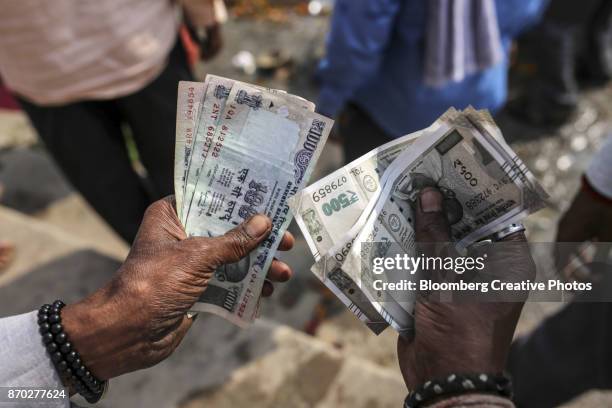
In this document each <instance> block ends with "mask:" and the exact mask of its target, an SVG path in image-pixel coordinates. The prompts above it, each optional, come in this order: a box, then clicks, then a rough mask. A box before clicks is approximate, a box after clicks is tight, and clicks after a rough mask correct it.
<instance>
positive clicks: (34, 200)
mask: <svg viewBox="0 0 612 408" xmlns="http://www.w3.org/2000/svg"><path fill="white" fill-rule="evenodd" d="M0 184H2V185H3V187H4V193H3V195H2V197H0V203H1V204H2V205H5V206H7V207H11V208H14V209H16V210H19V211H21V212H24V213H26V214H33V213H35V212H37V211H41V210H42V209H44V208H46V207H47V206H49V205H50V204H51V203H53V202H54V201H56V200H59V199H61V198H64V197H66V196H67V195H68V194H70V193H71V192H72V187H71V186H70V185H69V184H68V182H67V181H66V179H65V178H64V176H63V174H62V173H61V172H60V170H59V168H58V167H57V166H56V165H55V163H54V162H53V160H52V159H51V158H50V157H49V155H48V154H47V153H46V152H45V151H44V150H41V149H12V150H6V151H0Z"/></svg>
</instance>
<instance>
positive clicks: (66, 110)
mask: <svg viewBox="0 0 612 408" xmlns="http://www.w3.org/2000/svg"><path fill="white" fill-rule="evenodd" d="M20 102H21V105H22V107H23V109H24V110H25V112H26V113H27V114H28V116H29V118H30V121H31V122H32V124H33V125H34V127H35V128H36V130H37V132H38V134H39V136H40V138H41V139H42V141H43V142H44V144H45V146H46V147H47V149H48V151H49V152H50V153H51V155H52V156H53V158H54V159H55V161H56V163H57V164H58V166H59V167H60V169H61V170H62V172H63V173H64V174H65V176H66V177H67V178H68V180H69V181H70V183H71V184H72V185H73V186H74V187H75V188H76V189H77V190H78V191H79V192H80V193H81V194H82V195H83V197H84V198H85V199H86V200H87V201H88V202H89V204H90V205H91V206H92V207H93V208H94V209H95V210H96V211H97V212H98V213H99V214H100V215H101V216H102V218H104V219H105V220H106V222H108V223H109V224H110V226H111V227H112V228H113V229H114V230H115V231H116V232H117V233H118V234H119V235H120V236H121V237H122V238H123V239H125V240H126V241H127V242H128V243H131V242H132V241H133V239H134V237H135V236H136V232H137V231H138V227H139V225H140V222H141V220H142V216H143V214H144V211H145V209H146V207H147V205H148V204H149V202H150V198H149V196H148V195H147V193H146V191H145V189H144V187H143V184H142V181H141V179H140V178H139V176H138V175H137V174H136V172H135V171H134V170H133V168H132V166H131V162H130V159H129V157H128V154H127V150H126V147H125V142H124V139H123V134H122V132H121V123H120V122H121V121H120V117H119V114H118V112H116V110H115V108H114V106H113V102H112V101H108V102H79V103H72V104H68V105H63V106H57V107H43V106H38V105H35V104H33V103H30V102H28V101H25V100H20ZM32 182H33V183H35V182H36V180H32Z"/></svg>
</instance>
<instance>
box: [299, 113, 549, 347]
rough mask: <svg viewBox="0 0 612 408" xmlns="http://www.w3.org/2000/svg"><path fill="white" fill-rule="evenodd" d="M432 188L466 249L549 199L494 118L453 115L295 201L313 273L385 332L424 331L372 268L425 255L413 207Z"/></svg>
mask: <svg viewBox="0 0 612 408" xmlns="http://www.w3.org/2000/svg"><path fill="white" fill-rule="evenodd" d="M349 137H350V135H349ZM427 186H436V187H437V188H439V189H440V190H441V192H442V193H443V195H444V197H445V210H446V212H447V216H448V218H449V223H450V225H451V239H452V240H453V242H454V243H455V245H456V246H457V248H458V249H466V248H469V247H470V245H472V244H474V243H475V242H477V241H479V240H481V239H483V238H485V237H488V236H490V235H492V234H494V233H496V232H498V231H500V230H502V229H504V228H505V227H507V226H508V225H510V224H512V223H517V222H519V221H520V220H521V219H523V218H524V217H526V216H527V215H528V214H530V213H532V212H534V211H537V210H538V209H540V208H542V207H543V206H544V203H545V200H546V198H547V194H546V192H545V191H544V190H543V189H542V187H541V186H540V185H539V183H538V182H537V181H536V179H535V178H534V176H533V174H532V173H531V172H530V171H529V170H528V169H527V168H526V167H525V165H524V164H523V162H522V161H521V160H520V159H519V158H518V157H517V156H516V154H515V153H514V152H513V151H512V149H511V148H510V147H509V146H508V145H507V144H506V142H505V141H504V139H503V136H502V134H501V131H500V130H499V128H498V127H497V126H496V124H495V122H494V121H493V119H492V118H491V116H490V115H489V114H488V112H486V111H476V110H474V109H471V108H468V109H466V110H464V111H457V110H455V109H450V110H449V111H447V112H446V113H445V114H444V115H442V116H441V117H440V118H439V119H438V120H437V121H436V122H435V123H433V124H432V125H431V126H430V127H428V128H426V129H423V130H420V131H418V132H415V133H412V134H409V135H406V136H404V137H401V138H399V139H396V140H394V141H392V142H389V143H387V144H385V145H383V146H380V147H379V148H377V149H375V150H372V151H371V152H369V153H367V154H365V155H364V156H362V157H360V158H358V159H356V160H355V161H353V162H351V163H349V164H347V165H346V166H344V167H343V168H341V169H339V170H337V171H335V172H334V173H332V174H330V175H329V176H327V177H325V178H323V179H321V180H319V181H317V182H315V183H313V184H312V185H310V186H308V187H307V188H305V189H304V190H302V191H300V192H299V193H298V194H296V195H295V196H294V197H293V198H292V199H291V200H290V206H291V209H292V211H293V212H294V214H295V217H296V220H297V222H298V224H299V226H300V229H301V230H302V232H303V234H304V236H305V238H306V241H307V243H308V246H309V248H310V250H311V251H312V254H313V256H314V258H315V261H316V263H315V264H314V266H313V267H312V272H313V273H314V274H315V275H316V276H317V277H318V278H319V279H320V280H321V281H322V282H323V283H324V284H325V285H326V286H327V287H328V288H329V289H331V291H333V293H334V294H335V295H336V296H337V297H338V298H339V299H340V300H341V301H342V302H343V303H344V304H345V305H346V306H347V307H348V308H349V309H350V310H351V311H352V312H353V313H354V314H355V315H356V316H357V317H358V318H359V319H361V320H362V321H363V322H364V323H365V324H366V325H367V326H368V327H369V328H370V329H371V330H372V331H373V332H375V333H377V334H378V333H380V332H381V331H383V330H384V329H385V328H386V327H388V326H392V327H393V328H394V329H395V330H397V331H398V332H399V333H400V334H403V335H410V334H411V333H412V331H413V330H414V324H413V323H414V322H413V318H412V316H413V308H414V305H415V298H412V299H408V300H406V298H402V299H399V300H395V299H394V296H395V295H393V294H389V293H386V294H385V293H380V292H376V291H372V290H370V289H367V290H366V288H371V287H372V285H371V284H372V281H373V279H378V277H376V278H375V277H374V276H373V274H372V271H371V270H370V269H369V268H370V267H371V265H372V263H371V262H368V260H370V261H371V259H373V258H374V257H394V256H395V254H394V253H393V251H395V252H397V253H400V252H403V253H408V254H413V253H414V252H415V251H416V249H415V233H414V221H413V213H414V210H413V209H414V206H415V204H416V200H417V195H418V193H419V191H420V190H421V189H422V188H424V187H427ZM372 243H386V244H385V245H371V244H372ZM414 296H415V297H416V294H415V295H414Z"/></svg>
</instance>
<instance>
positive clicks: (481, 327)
mask: <svg viewBox="0 0 612 408" xmlns="http://www.w3.org/2000/svg"><path fill="white" fill-rule="evenodd" d="M415 217H416V218H415V223H416V240H417V242H419V243H435V242H439V243H446V242H449V241H450V235H449V231H450V229H449V225H448V221H447V219H446V216H445V212H444V209H443V196H442V194H441V193H440V192H439V191H438V190H437V189H435V188H432V187H428V188H425V189H423V191H422V192H421V194H420V197H419V205H417V209H416V215H415ZM504 241H515V242H526V240H525V236H524V234H523V233H516V234H513V235H511V236H509V237H507V238H506V239H505V240H504ZM509 252H510V253H505V254H504V256H500V255H501V254H498V253H497V251H496V253H495V254H494V255H493V256H491V257H489V258H488V259H487V261H486V264H488V267H491V268H503V269H502V270H505V271H507V273H508V275H513V276H525V277H530V276H532V275H533V272H534V264H533V260H532V259H531V255H530V254H529V251H528V249H527V247H526V245H516V246H515V245H512V246H511V249H510V250H509ZM495 258H497V259H495ZM522 306H523V304H522V303H521V302H515V303H491V302H490V303H476V302H473V301H471V302H461V303H442V302H432V301H427V300H424V299H419V300H418V301H417V303H416V307H415V333H416V334H415V337H414V338H413V339H410V340H406V339H404V338H402V337H400V338H399V339H398V345H397V350H398V356H399V363H400V369H401V371H402V374H403V376H404V380H405V382H406V385H407V386H408V388H409V389H414V388H416V387H418V386H419V385H421V384H423V383H424V382H425V381H428V380H432V379H438V378H445V377H446V376H448V375H450V374H452V373H478V372H484V373H492V374H496V373H500V372H502V371H503V368H504V366H505V360H506V356H507V353H508V350H509V347H510V343H511V341H512V335H513V333H514V329H515V327H516V322H517V320H518V317H519V315H520V312H521V308H522Z"/></svg>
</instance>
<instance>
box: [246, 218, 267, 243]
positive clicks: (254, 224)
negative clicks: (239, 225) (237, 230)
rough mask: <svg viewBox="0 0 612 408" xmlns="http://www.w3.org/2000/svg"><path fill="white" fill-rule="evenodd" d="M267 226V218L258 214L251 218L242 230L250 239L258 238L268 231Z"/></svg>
mask: <svg viewBox="0 0 612 408" xmlns="http://www.w3.org/2000/svg"><path fill="white" fill-rule="evenodd" d="M269 225H270V222H269V219H268V217H265V216H263V215H259V214H258V215H254V216H253V217H251V219H250V220H248V221H247V223H246V225H245V227H244V228H245V230H246V233H247V234H249V236H250V237H251V238H258V237H260V236H262V235H263V234H265V233H266V232H267V231H268V226H269Z"/></svg>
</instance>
